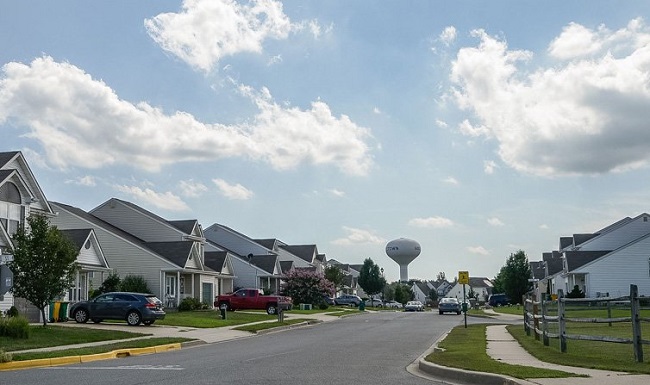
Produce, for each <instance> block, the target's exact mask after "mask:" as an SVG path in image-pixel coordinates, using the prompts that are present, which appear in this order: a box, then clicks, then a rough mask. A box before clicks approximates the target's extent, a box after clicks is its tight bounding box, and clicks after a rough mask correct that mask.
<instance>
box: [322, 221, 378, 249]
mask: <svg viewBox="0 0 650 385" xmlns="http://www.w3.org/2000/svg"><path fill="white" fill-rule="evenodd" d="M343 230H345V232H347V233H348V235H347V236H346V237H344V238H339V239H335V240H333V241H332V243H333V244H335V245H343V246H350V245H359V244H368V243H369V244H381V243H385V242H386V240H385V239H383V238H382V237H380V236H378V235H376V234H374V233H373V232H372V231H368V230H362V229H355V228H353V227H347V226H343Z"/></svg>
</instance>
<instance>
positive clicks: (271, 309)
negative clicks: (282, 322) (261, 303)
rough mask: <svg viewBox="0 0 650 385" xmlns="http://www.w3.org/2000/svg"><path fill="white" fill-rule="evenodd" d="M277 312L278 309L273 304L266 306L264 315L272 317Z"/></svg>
mask: <svg viewBox="0 0 650 385" xmlns="http://www.w3.org/2000/svg"><path fill="white" fill-rule="evenodd" d="M277 312H278V307H277V306H276V305H274V304H269V305H267V306H266V314H268V315H273V314H276V313H277Z"/></svg>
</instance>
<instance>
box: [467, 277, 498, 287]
mask: <svg viewBox="0 0 650 385" xmlns="http://www.w3.org/2000/svg"><path fill="white" fill-rule="evenodd" d="M469 285H470V286H471V287H492V281H490V279H489V278H487V277H469Z"/></svg>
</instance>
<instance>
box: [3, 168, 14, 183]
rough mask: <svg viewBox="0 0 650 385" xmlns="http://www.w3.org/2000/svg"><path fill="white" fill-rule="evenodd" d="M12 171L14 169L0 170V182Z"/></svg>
mask: <svg viewBox="0 0 650 385" xmlns="http://www.w3.org/2000/svg"><path fill="white" fill-rule="evenodd" d="M13 173H14V170H0V182H2V181H3V180H5V179H7V178H8V177H9V176H10V175H11V174H13Z"/></svg>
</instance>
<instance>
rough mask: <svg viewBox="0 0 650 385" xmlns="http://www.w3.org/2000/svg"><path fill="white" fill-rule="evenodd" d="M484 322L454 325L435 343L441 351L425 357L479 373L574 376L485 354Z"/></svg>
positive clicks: (518, 376)
mask: <svg viewBox="0 0 650 385" xmlns="http://www.w3.org/2000/svg"><path fill="white" fill-rule="evenodd" d="M485 328H486V325H485V324H475V325H469V326H468V327H467V328H465V327H463V326H457V327H455V328H454V329H452V330H451V332H450V333H449V335H447V337H446V338H445V339H444V340H443V341H441V342H440V343H439V344H438V347H439V348H442V349H444V351H436V352H433V353H431V354H430V355H428V356H427V357H426V360H427V361H429V362H433V363H436V364H439V365H444V366H449V367H453V368H460V369H467V370H473V371H478V372H487V373H496V374H503V375H507V376H511V377H516V378H564V377H571V376H575V375H573V374H571V373H566V372H562V371H557V370H548V369H538V368H531V367H527V366H520V365H509V364H505V363H503V362H499V361H496V360H493V359H492V358H491V357H490V356H488V354H487V353H486V346H487V341H486V338H485Z"/></svg>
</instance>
